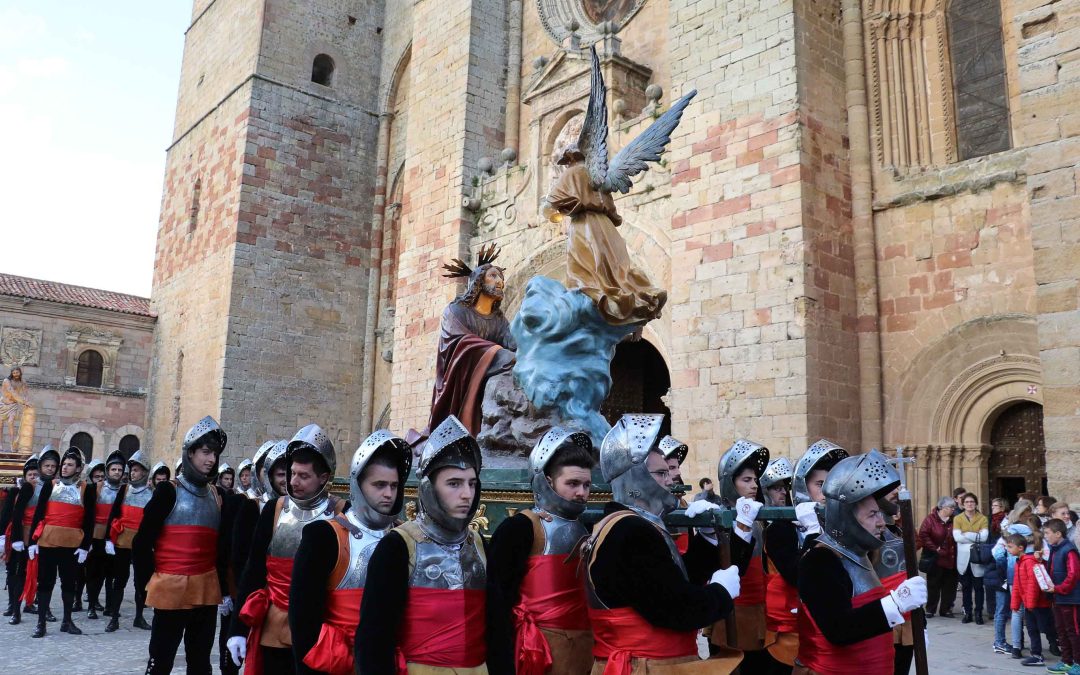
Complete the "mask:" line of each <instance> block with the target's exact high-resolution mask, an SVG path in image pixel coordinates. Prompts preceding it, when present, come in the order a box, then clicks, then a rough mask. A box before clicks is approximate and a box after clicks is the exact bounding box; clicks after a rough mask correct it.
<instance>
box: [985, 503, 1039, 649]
mask: <svg viewBox="0 0 1080 675" xmlns="http://www.w3.org/2000/svg"><path fill="white" fill-rule="evenodd" d="M1030 534H1031V530H1030V529H1029V528H1028V526H1027V525H1023V524H1019V523H1018V524H1016V525H1010V526H1009V527H1008V529H1007V531H1005V532H1004V533H1003V534H1002V536H1001V538H1000V539H999V540H998V542H997V544H996V545H995V546H994V549H993V554H994V563H995V565H994V568H995V570H996V572H997V575H998V576H1000V578H1001V581H1000V583H997V584H996V585H995V586H994V587H993V590H994V593H995V595H996V596H997V598H996V599H997V603H996V605H995V607H996V612H995V613H994V653H995V654H1010V655H1011V654H1013V653H1014V652H1015V653H1019V651H1020V645H1021V642H1022V639H1023V624H1024V610H1023V609H1021V610H1020V611H1018V612H1013V611H1012V607H1011V603H1010V598H1011V592H1012V586H1013V575H1014V574H1015V572H1016V561H1017V560H1019V559H1020V556H1021V555H1023V554H1024V547H1025V546H1026V545H1027V536H1028V535H1030ZM1010 537H1013V539H1012V544H1010V543H1009V539H1010ZM986 574H987V576H991V571H990V570H989V569H988V570H987V572H986ZM1010 617H1011V618H1012V643H1011V644H1010V643H1009V642H1008V641H1006V640H1005V624H1006V623H1008V622H1009V619H1010Z"/></svg>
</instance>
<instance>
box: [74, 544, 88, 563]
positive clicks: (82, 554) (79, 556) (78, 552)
mask: <svg viewBox="0 0 1080 675" xmlns="http://www.w3.org/2000/svg"><path fill="white" fill-rule="evenodd" d="M88 552H89V551H87V550H86V549H82V548H77V549H75V560H76V561H78V563H79V564H80V565H81V564H83V563H84V562H86V554H87V553H88Z"/></svg>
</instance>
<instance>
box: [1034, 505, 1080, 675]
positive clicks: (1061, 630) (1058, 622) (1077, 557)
mask: <svg viewBox="0 0 1080 675" xmlns="http://www.w3.org/2000/svg"><path fill="white" fill-rule="evenodd" d="M1066 510H1068V507H1067V506H1066ZM1051 512H1053V509H1051ZM1067 530H1068V526H1067V524H1066V521H1063V520H1061V519H1059V518H1051V519H1050V520H1048V521H1047V522H1046V525H1045V526H1043V543H1044V545H1045V546H1046V548H1047V549H1048V550H1049V552H1050V555H1049V557H1048V558H1047V568H1048V572H1049V573H1050V580H1051V581H1052V582H1053V584H1054V609H1053V612H1054V624H1055V626H1056V628H1057V641H1058V648H1059V649H1060V650H1061V663H1059V664H1058V665H1056V666H1054V667H1052V668H1047V670H1049V671H1050V672H1051V673H1067V674H1068V675H1080V665H1077V659H1080V612H1078V611H1077V610H1078V609H1080V607H1078V606H1080V584H1077V582H1078V581H1080V553H1078V552H1077V550H1076V546H1074V545H1073V543H1072V542H1071V541H1069V540H1068V539H1067V538H1066V536H1065V533H1066V532H1067Z"/></svg>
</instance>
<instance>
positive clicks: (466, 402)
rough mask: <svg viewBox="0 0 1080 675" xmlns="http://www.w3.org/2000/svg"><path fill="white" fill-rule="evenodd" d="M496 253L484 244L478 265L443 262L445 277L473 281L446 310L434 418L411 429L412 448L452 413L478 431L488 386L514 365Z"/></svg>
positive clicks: (433, 400) (433, 396)
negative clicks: (485, 390) (489, 379)
mask: <svg viewBox="0 0 1080 675" xmlns="http://www.w3.org/2000/svg"><path fill="white" fill-rule="evenodd" d="M498 256H499V252H498V251H497V250H496V248H495V245H494V244H492V245H490V246H487V247H484V248H482V249H480V255H479V257H478V260H477V265H476V268H475V269H474V268H470V267H469V266H468V265H467V264H465V263H464V262H463V261H461V260H456V259H455V260H453V261H452V264H449V265H444V266H443V268H444V269H446V270H447V272H448V273H447V274H444V275H443V276H444V277H446V278H449V279H456V278H462V277H467V278H468V280H469V282H468V285H467V286H466V287H465V291H464V292H462V293H461V295H459V296H458V297H456V298H454V300H453V301H452V302H451V303H450V304H449V305H447V306H446V309H445V310H443V314H442V320H441V321H440V322H439V352H438V356H437V357H436V361H435V386H434V388H433V389H432V392H431V417H430V418H429V420H428V426H427V428H426V429H425V430H424V431H423V432H422V433H418V432H416V430H413V429H410V431H409V434H408V435H407V438H406V440H408V442H409V443H410V444H411V445H413V446H414V447H415V446H416V445H417V443H419V442H421V441H423V440H424V439H426V438H427V436H428V434H429V433H430V430H431V429H435V428H436V427H438V426H439V425H440V424H442V422H443V421H444V420H445V419H446V418H447V417H449V416H450V415H453V416H455V417H457V418H458V419H459V420H461V423H462V424H463V425H464V426H465V428H466V429H467V430H468V431H469V433H470V434H473V435H475V434H477V433H478V432H479V431H480V404H481V403H482V401H483V398H484V385H485V384H486V383H487V380H488V378H490V377H492V376H493V375H497V374H499V373H502V372H506V371H508V370H510V369H511V368H512V367H513V365H514V361H515V358H516V351H517V343H516V342H515V341H514V336H513V335H511V334H510V323H509V322H508V321H507V320H506V316H505V315H504V314H503V312H502V308H501V304H502V299H503V293H504V290H505V281H504V279H503V268H501V267H497V266H496V265H495V264H494V262H495V259H496V258H497V257H498Z"/></svg>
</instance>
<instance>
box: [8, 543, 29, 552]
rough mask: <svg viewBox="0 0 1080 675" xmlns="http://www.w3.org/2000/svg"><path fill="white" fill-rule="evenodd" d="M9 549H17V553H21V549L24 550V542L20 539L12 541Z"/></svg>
mask: <svg viewBox="0 0 1080 675" xmlns="http://www.w3.org/2000/svg"><path fill="white" fill-rule="evenodd" d="M11 550H12V551H18V552H19V553H22V552H23V551H25V550H26V544H24V543H22V540H18V541H15V542H14V543H12V544H11Z"/></svg>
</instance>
